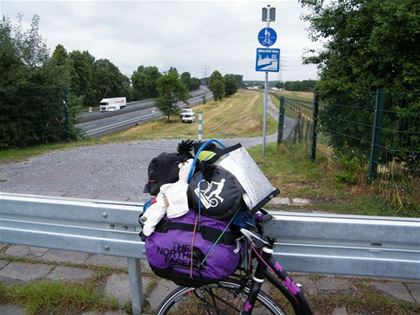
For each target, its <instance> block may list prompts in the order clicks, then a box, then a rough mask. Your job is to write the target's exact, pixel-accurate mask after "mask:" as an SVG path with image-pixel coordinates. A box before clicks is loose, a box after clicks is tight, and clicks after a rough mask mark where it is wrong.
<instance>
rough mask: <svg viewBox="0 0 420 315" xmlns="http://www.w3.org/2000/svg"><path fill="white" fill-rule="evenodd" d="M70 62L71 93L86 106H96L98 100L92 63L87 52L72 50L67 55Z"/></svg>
mask: <svg viewBox="0 0 420 315" xmlns="http://www.w3.org/2000/svg"><path fill="white" fill-rule="evenodd" d="M69 58H70V61H71V66H72V71H71V92H72V94H74V95H77V96H81V97H83V98H84V102H85V104H86V105H90V106H93V105H96V104H97V101H98V99H97V98H96V96H95V82H94V77H93V76H94V62H95V57H93V56H92V55H91V54H90V53H89V52H88V51H83V52H81V51H80V50H73V51H72V52H70V53H69Z"/></svg>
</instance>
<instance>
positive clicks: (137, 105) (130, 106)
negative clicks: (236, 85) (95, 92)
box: [77, 85, 209, 123]
mask: <svg viewBox="0 0 420 315" xmlns="http://www.w3.org/2000/svg"><path fill="white" fill-rule="evenodd" d="M207 92H209V90H208V89H207V87H205V86H204V85H201V86H200V88H199V89H197V90H195V91H192V92H190V95H191V97H192V98H194V97H195V96H198V95H203V94H204V93H207ZM154 103H155V99H153V98H151V99H146V100H141V101H134V102H128V103H127V105H126V106H125V107H124V108H122V109H120V110H117V111H112V112H100V111H99V105H98V106H96V107H95V108H93V111H92V112H88V111H83V112H81V113H80V114H79V115H78V116H77V121H78V122H80V123H83V122H87V121H91V120H96V119H100V118H104V117H109V116H115V115H120V114H125V113H128V112H132V111H137V110H140V109H146V108H150V107H153V105H154Z"/></svg>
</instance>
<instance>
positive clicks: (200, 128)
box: [197, 112, 203, 141]
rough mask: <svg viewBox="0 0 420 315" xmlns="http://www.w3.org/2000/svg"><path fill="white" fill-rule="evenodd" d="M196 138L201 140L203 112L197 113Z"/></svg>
mask: <svg viewBox="0 0 420 315" xmlns="http://www.w3.org/2000/svg"><path fill="white" fill-rule="evenodd" d="M197 140H198V141H201V140H203V113H202V112H199V113H198V136H197Z"/></svg>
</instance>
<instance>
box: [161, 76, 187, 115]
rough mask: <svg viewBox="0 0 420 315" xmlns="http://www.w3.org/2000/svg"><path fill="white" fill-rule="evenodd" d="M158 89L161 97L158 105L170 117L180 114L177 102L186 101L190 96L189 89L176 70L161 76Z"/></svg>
mask: <svg viewBox="0 0 420 315" xmlns="http://www.w3.org/2000/svg"><path fill="white" fill-rule="evenodd" d="M157 90H158V92H159V97H158V99H157V101H156V106H157V107H158V108H159V109H160V111H161V112H162V113H163V114H164V115H165V116H166V117H167V118H168V120H169V118H170V116H171V115H178V113H179V108H178V107H177V106H176V103H177V102H179V101H186V100H187V98H188V91H187V88H186V86H185V85H184V83H182V81H181V80H180V79H179V78H178V75H177V73H175V72H174V71H172V72H169V73H168V74H165V75H163V76H161V77H160V78H159V79H158V80H157Z"/></svg>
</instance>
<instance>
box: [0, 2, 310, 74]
mask: <svg viewBox="0 0 420 315" xmlns="http://www.w3.org/2000/svg"><path fill="white" fill-rule="evenodd" d="M268 4H269V5H271V7H275V8H276V11H277V14H276V21H275V22H272V23H271V24H270V27H272V28H273V29H274V30H275V31H276V33H277V42H276V43H275V44H274V45H273V46H272V48H280V51H281V52H280V54H281V57H280V59H281V68H280V72H279V73H270V75H269V80H282V81H293V80H306V79H316V78H317V70H316V67H315V66H314V65H302V55H303V54H304V52H305V50H307V49H310V48H316V47H317V44H316V43H313V42H311V41H310V39H309V38H308V36H307V28H308V26H309V25H308V24H307V23H306V22H304V21H302V19H301V16H302V14H304V13H305V12H304V10H303V9H302V8H301V7H300V5H299V3H298V1H297V0H293V1H291V0H288V1H272V2H270V1H245V0H237V1H5V0H0V14H1V15H6V16H8V17H9V18H11V19H12V21H16V16H17V14H23V25H24V27H25V26H29V24H30V20H31V18H32V16H33V15H34V14H37V15H39V17H40V34H41V35H42V37H43V38H44V39H45V40H46V43H47V46H48V47H49V48H50V50H51V52H52V51H53V50H54V48H55V46H56V45H57V44H62V45H63V46H64V47H65V48H66V50H67V51H72V50H81V51H83V50H88V51H89V52H90V53H91V54H92V55H93V56H95V58H96V59H102V58H107V59H109V60H110V61H112V62H113V63H114V64H115V65H116V66H118V68H119V69H120V71H121V72H122V73H124V74H125V75H127V76H129V77H130V76H131V74H132V73H133V71H134V70H136V69H137V67H138V66H139V65H145V66H157V67H158V68H159V70H160V71H166V70H168V69H169V68H170V67H176V68H177V69H178V72H179V73H182V72H184V71H188V72H190V73H191V75H192V76H194V77H199V78H200V77H204V75H205V74H206V73H207V75H208V76H209V75H210V74H211V72H212V71H214V70H219V71H220V72H221V73H222V74H227V73H234V74H242V75H243V76H244V80H264V73H263V72H256V71H255V59H256V48H258V47H262V46H261V45H260V44H259V43H258V39H257V35H258V32H259V31H260V30H261V29H262V28H264V27H266V22H262V21H261V9H262V8H263V7H265V6H266V5H268Z"/></svg>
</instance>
